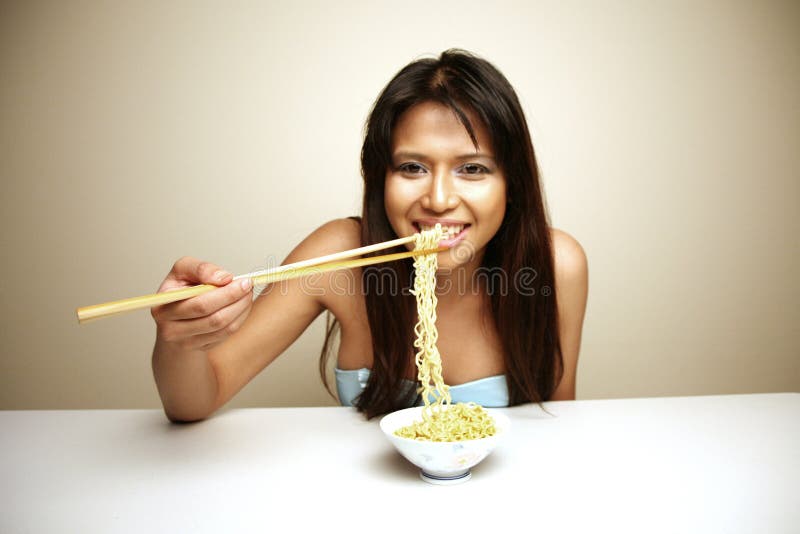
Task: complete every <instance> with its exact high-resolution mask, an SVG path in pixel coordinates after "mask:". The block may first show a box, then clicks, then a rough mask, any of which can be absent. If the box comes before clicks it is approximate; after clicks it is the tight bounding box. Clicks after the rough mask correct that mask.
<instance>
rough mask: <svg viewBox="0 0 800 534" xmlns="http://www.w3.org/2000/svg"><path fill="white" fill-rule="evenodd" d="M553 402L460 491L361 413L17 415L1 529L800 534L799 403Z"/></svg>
mask: <svg viewBox="0 0 800 534" xmlns="http://www.w3.org/2000/svg"><path fill="white" fill-rule="evenodd" d="M545 406H546V408H547V409H548V410H549V411H550V412H551V413H552V414H553V415H552V416H551V415H548V414H547V413H545V412H543V411H542V410H541V409H540V408H539V407H538V406H535V405H525V406H519V407H515V408H510V409H507V410H505V412H506V413H507V414H508V415H509V416H510V417H511V419H512V430H511V433H510V435H509V436H508V439H507V440H506V441H505V442H504V443H503V444H502V446H501V447H500V448H498V449H497V450H496V451H495V452H494V453H493V454H492V455H491V456H490V457H489V458H487V459H486V460H485V461H484V462H483V463H482V464H480V465H478V466H477V467H475V468H474V469H473V476H472V480H470V481H469V482H466V483H464V484H461V485H457V486H447V487H441V486H433V485H429V484H426V483H425V482H423V481H421V480H420V479H419V477H418V476H417V473H418V472H417V470H416V468H415V467H414V466H412V465H411V464H409V463H408V462H407V461H406V460H405V459H403V458H402V457H401V456H400V455H399V454H397V453H396V452H395V450H394V449H393V448H392V447H391V445H390V444H389V442H388V441H387V440H386V439H385V438H384V436H383V435H382V434H381V432H380V429H379V428H378V425H377V420H373V421H369V422H368V421H365V420H364V418H363V417H362V416H361V415H360V414H358V413H357V412H356V411H354V410H353V409H349V408H288V409H284V408H281V409H278V408H267V409H245V410H229V411H225V412H222V413H220V414H218V415H216V416H215V417H213V418H211V419H209V420H208V421H204V422H201V423H197V424H191V425H173V424H170V423H168V422H167V420H166V419H165V418H164V416H163V414H162V413H161V412H160V411H156V410H97V411H93V410H86V411H84V410H78V411H5V412H0V480H1V481H2V482H1V483H2V490H0V491H1V493H0V532H2V533H17V532H20V533H21V532H26V533H27V532H81V533H88V532H136V533H144V532H215V533H223V532H284V531H288V532H294V531H297V530H298V529H299V528H300V527H308V526H311V527H317V528H315V529H313V528H312V529H311V531H312V532H314V531H319V530H323V529H325V531H334V532H339V531H346V532H353V533H357V532H379V531H388V532H401V531H402V532H409V533H414V534H417V533H419V534H427V532H443V533H444V532H459V531H461V532H465V531H476V530H479V529H482V528H483V529H490V531H495V532H499V531H500V530H506V529H507V528H508V526H509V525H510V526H511V527H512V528H514V530H513V532H547V533H562V532H604V531H613V532H642V533H644V532H670V533H672V532H703V533H712V532H726V533H728V532H747V533H751V532H752V533H759V534H760V533H776V532H786V533H788V532H800V497H799V495H800V394H797V393H784V394H764V395H732V396H708V397H679V398H654V399H624V400H608V401H576V402H553V403H547V404H546V405H545ZM422 525H429V527H430V529H425V528H422ZM434 529H435V530H434ZM303 531H304V532H305V531H306V529H305V528H304V529H303Z"/></svg>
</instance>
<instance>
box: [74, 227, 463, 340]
mask: <svg viewBox="0 0 800 534" xmlns="http://www.w3.org/2000/svg"><path fill="white" fill-rule="evenodd" d="M414 239H415V236H409V237H403V238H400V239H394V240H392V241H386V242H384V243H376V244H374V245H367V246H365V247H360V248H356V249H352V250H345V251H343V252H337V253H335V254H328V255H327V256H320V257H319V258H312V259H309V260H303V261H298V262H295V263H290V264H288V265H282V266H280V267H276V268H274V269H267V270H263V271H255V272H252V273H247V274H242V275H239V276H235V277H234V279H240V278H250V279H251V280H252V281H253V285H254V286H255V285H256V284H271V283H273V282H278V281H281V280H290V279H292V278H299V277H301V276H308V275H310V274H315V273H323V272H327V271H336V270H341V269H352V268H355V267H362V266H365V265H374V264H377V263H384V262H387V261H396V260H400V259H403V258H411V257H414V256H420V255H422V254H432V253H438V252H443V251H445V250H448V247H438V248H435V249H429V250H411V251H407V252H397V253H394V254H385V255H382V256H373V257H370V258H358V259H353V260H343V258H349V257H352V256H358V255H361V254H367V253H369V252H374V251H376V250H383V249H387V248H392V247H396V246H398V245H403V244H405V243H410V242H412V241H414ZM337 260H339V261H337ZM217 287H219V286H215V285H212V284H200V285H196V286H190V287H183V288H180V289H174V290H171V291H164V292H162V293H153V294H151V295H142V296H139V297H131V298H127V299H122V300H115V301H111V302H104V303H102V304H93V305H91V306H84V307H81V308H77V309H76V310H75V312H76V313H77V316H78V322H79V323H81V324H83V323H86V322H89V321H92V320H95V319H101V318H104V317H110V316H112V315H118V314H120V313H125V312H129V311H133V310H140V309H143V308H152V307H154V306H161V305H162V304H169V303H170V302H177V301H179V300H186V299H188V298H192V297H196V296H197V295H202V294H203V293H208V292H209V291H213V290H214V289H217Z"/></svg>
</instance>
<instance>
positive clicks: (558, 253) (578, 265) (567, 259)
mask: <svg viewBox="0 0 800 534" xmlns="http://www.w3.org/2000/svg"><path fill="white" fill-rule="evenodd" d="M550 239H551V242H552V243H553V260H554V264H555V270H556V279H557V280H561V281H564V282H569V281H573V282H580V281H585V280H586V278H587V276H588V270H589V267H588V260H587V259H586V252H585V251H584V250H583V247H582V246H581V244H580V243H579V242H578V240H577V239H575V238H574V237H572V236H571V235H570V234H568V233H567V232H565V231H563V230H559V229H558V228H551V229H550Z"/></svg>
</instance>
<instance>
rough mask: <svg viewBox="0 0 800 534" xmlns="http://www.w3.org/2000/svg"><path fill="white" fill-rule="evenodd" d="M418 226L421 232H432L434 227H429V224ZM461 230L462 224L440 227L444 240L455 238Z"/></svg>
mask: <svg viewBox="0 0 800 534" xmlns="http://www.w3.org/2000/svg"><path fill="white" fill-rule="evenodd" d="M419 226H420V228H421V229H422V230H433V228H434V225H431V224H423V223H420V225H419ZM463 229H464V225H463V224H457V225H448V226H444V225H443V226H442V231H443V232H444V236H445V237H446V238H449V237H455V236H457V235H458V234H460V233H461V231H462V230H463Z"/></svg>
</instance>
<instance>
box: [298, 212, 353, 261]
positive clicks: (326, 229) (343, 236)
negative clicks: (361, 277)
mask: <svg viewBox="0 0 800 534" xmlns="http://www.w3.org/2000/svg"><path fill="white" fill-rule="evenodd" d="M360 245H361V223H360V222H359V221H356V220H353V219H346V218H344V219H334V220H332V221H328V222H326V223H325V224H323V225H322V226H320V227H319V228H317V229H316V230H314V231H313V232H311V233H310V234H309V235H308V237H306V238H305V239H304V240H303V241H302V242H301V243H300V244H299V245H297V247H295V249H294V250H293V251H292V252H291V253H290V254H289V256H287V257H286V260H285V262H284V263H293V262H296V261H302V260H307V259H310V258H316V257H318V256H324V255H326V254H333V253H335V252H341V251H343V250H349V249H351V248H357V247H359V246H360Z"/></svg>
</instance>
